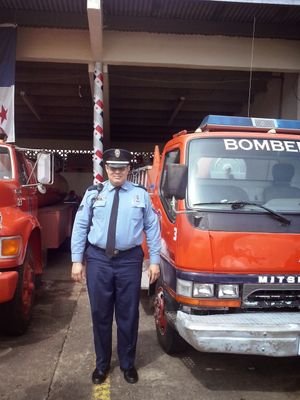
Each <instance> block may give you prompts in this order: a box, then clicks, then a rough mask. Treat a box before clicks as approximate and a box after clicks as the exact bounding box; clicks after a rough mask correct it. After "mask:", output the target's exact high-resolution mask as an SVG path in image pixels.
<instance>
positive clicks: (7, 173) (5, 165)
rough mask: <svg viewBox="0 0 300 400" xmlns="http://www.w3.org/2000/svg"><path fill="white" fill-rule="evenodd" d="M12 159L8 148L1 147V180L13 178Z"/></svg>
mask: <svg viewBox="0 0 300 400" xmlns="http://www.w3.org/2000/svg"><path fill="white" fill-rule="evenodd" d="M11 165H12V163H11V158H10V154H9V151H8V148H7V147H1V146H0V180H6V179H11V178H12V168H11Z"/></svg>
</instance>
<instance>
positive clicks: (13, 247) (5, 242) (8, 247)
mask: <svg viewBox="0 0 300 400" xmlns="http://www.w3.org/2000/svg"><path fill="white" fill-rule="evenodd" d="M20 249H21V237H20V236H12V237H7V238H2V239H1V240H0V250H1V253H0V254H1V257H17V256H18V255H19V254H20Z"/></svg>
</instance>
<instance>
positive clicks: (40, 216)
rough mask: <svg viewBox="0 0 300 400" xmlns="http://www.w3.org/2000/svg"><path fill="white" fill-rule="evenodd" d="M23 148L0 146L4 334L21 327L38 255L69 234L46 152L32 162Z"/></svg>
mask: <svg viewBox="0 0 300 400" xmlns="http://www.w3.org/2000/svg"><path fill="white" fill-rule="evenodd" d="M27 150H28V149H21V148H18V147H16V146H14V145H12V144H7V143H1V144H0V325H1V330H4V332H7V333H9V334H22V333H24V332H25V331H26V329H27V327H28V325H29V322H30V318H31V314H32V307H33V303H34V294H35V289H36V287H37V285H38V283H39V282H40V280H41V274H42V271H43V261H44V259H45V257H43V255H44V254H45V252H46V250H47V249H49V248H57V247H59V246H60V245H61V244H62V242H63V241H64V240H65V239H66V238H67V237H68V236H70V234H71V225H72V215H73V214H72V213H73V206H72V205H71V204H64V203H63V202H62V198H63V196H64V195H65V194H66V192H67V187H66V186H65V185H64V183H63V178H62V177H60V176H59V175H56V174H54V162H53V157H52V156H51V154H47V153H45V152H39V153H37V158H36V161H35V162H33V161H31V160H29V158H27V157H26V155H25V154H26V151H27ZM54 176H55V181H56V182H53V179H54ZM49 185H50V186H49Z"/></svg>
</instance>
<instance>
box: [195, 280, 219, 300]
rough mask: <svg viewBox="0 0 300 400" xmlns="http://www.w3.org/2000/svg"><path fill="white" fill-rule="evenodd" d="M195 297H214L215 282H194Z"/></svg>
mask: <svg viewBox="0 0 300 400" xmlns="http://www.w3.org/2000/svg"><path fill="white" fill-rule="evenodd" d="M193 297H214V284H213V283H194V287H193Z"/></svg>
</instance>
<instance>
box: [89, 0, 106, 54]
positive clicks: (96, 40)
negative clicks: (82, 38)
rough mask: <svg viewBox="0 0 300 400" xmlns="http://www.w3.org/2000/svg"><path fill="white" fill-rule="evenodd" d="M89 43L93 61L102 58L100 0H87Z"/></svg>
mask: <svg viewBox="0 0 300 400" xmlns="http://www.w3.org/2000/svg"><path fill="white" fill-rule="evenodd" d="M87 15H88V22H89V32H90V44H91V52H92V58H93V60H94V61H101V60H102V52H103V34H102V30H103V17H102V7H101V1H100V0H87Z"/></svg>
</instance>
